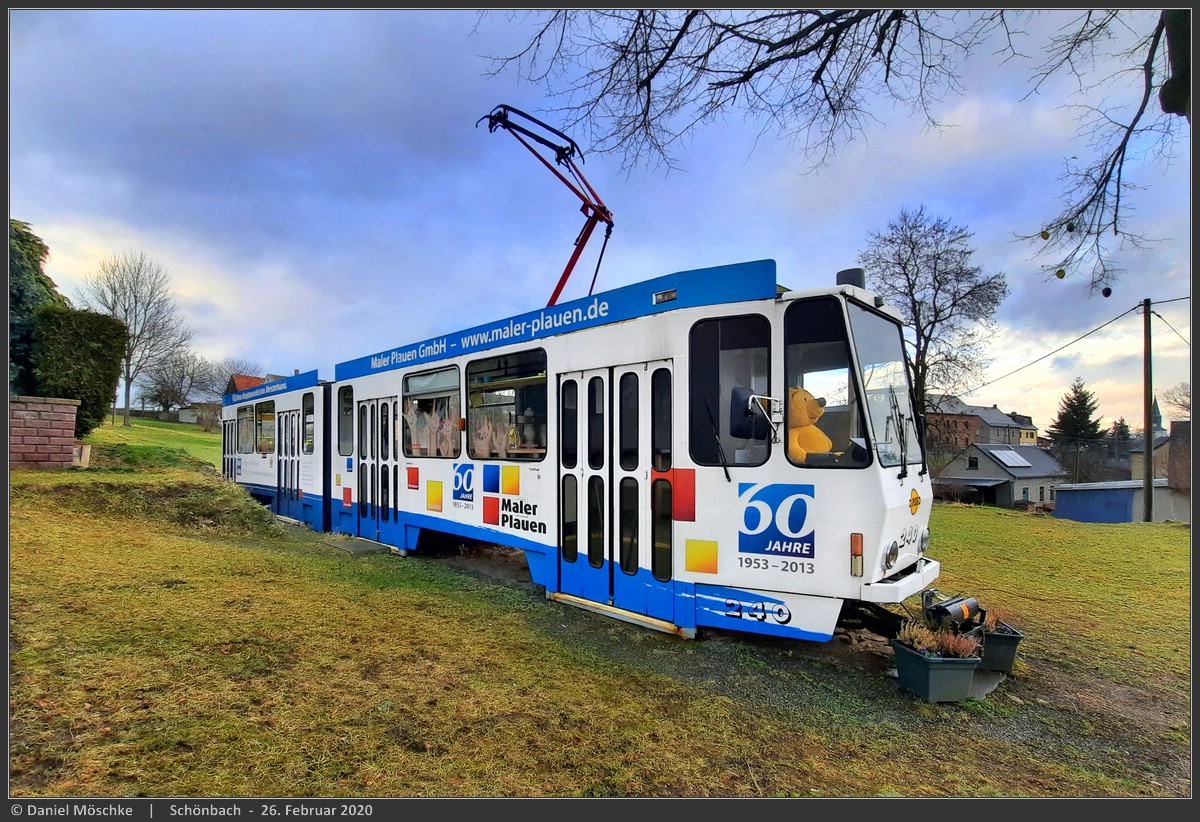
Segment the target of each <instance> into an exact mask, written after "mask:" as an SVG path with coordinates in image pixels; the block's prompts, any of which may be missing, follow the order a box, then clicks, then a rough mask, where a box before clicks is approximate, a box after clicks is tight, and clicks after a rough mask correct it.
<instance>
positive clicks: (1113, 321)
mask: <svg viewBox="0 0 1200 822" xmlns="http://www.w3.org/2000/svg"><path fill="white" fill-rule="evenodd" d="M1140 308H1141V306H1140V305H1135V306H1133V308H1130V309H1128V310H1127V311H1122V312H1121V313H1120V314H1118V315H1117V316H1115V317H1113V318H1112V319H1111V320H1109V321H1108V322H1106V323H1104V324H1103V325H1098V326H1096V327H1095V328H1093V329H1092V330H1091V331H1089V332H1087V333H1086V334H1083V335H1081V336H1079V337H1076V338H1075V339H1073V340H1071V341H1070V342H1069V343H1067V344H1066V345H1064V346H1061V347H1059V348H1056V349H1054V350H1053V351H1051V352H1050V353H1049V354H1043V355H1042V356H1040V357H1038V358H1037V359H1036V360H1034V361H1033V362H1028V363H1026V364H1025V365H1022V366H1021V367H1020V368H1016V369H1014V370H1012V371H1009V372H1008V373H1007V374H1004V375H1003V376H1000V377H996V379H994V380H990V381H988V382H985V383H983V384H982V385H977V386H975V387H974V388H972V389H971V390H970V391H965V392H963V395H964V396H967V395H970V394H974V393H975V392H976V391H979V390H980V389H982V388H987V387H988V386H989V385H994V384H995V383H998V382H1000V380H1003V379H1006V378H1008V377H1011V376H1012V375H1013V374H1016V373H1017V372H1019V371H1024V370H1025V369H1026V368H1029V367H1030V366H1031V365H1037V364H1038V363H1040V362H1041V361H1042V360H1044V359H1046V358H1047V357H1053V356H1054V355H1055V354H1057V353H1058V352H1059V351H1062V350H1063V349H1064V348H1070V347H1071V346H1072V345H1074V344H1075V343H1077V342H1079V341H1080V340H1082V339H1084V338H1086V337H1090V336H1091V335H1092V334H1095V333H1096V332H1097V331H1099V330H1100V329H1101V328H1104V327H1105V326H1109V325H1112V324H1113V323H1115V322H1116V321H1117V320H1119V319H1121V318H1122V317H1124V316H1125V315H1126V314H1131V313H1133V312H1134V311H1137V310H1138V309H1140Z"/></svg>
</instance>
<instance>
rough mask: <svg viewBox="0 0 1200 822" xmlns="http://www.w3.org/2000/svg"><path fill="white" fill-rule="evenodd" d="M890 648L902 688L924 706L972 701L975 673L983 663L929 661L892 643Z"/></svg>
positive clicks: (975, 659) (974, 660) (947, 659)
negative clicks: (920, 700)
mask: <svg viewBox="0 0 1200 822" xmlns="http://www.w3.org/2000/svg"><path fill="white" fill-rule="evenodd" d="M890 644H891V646H892V648H893V649H894V651H895V654H896V677H897V678H898V679H899V680H900V687H901V688H904V689H905V690H906V691H912V692H913V693H914V694H916V695H917V696H919V697H921V699H924V700H925V701H926V702H965V701H966V700H968V699H970V698H971V686H972V683H973V681H974V679H975V670H976V669H977V668H978V667H979V663H980V662H981V661H982V660H981V659H980V658H979V657H970V658H967V659H958V658H950V657H931V656H925V655H924V654H922V653H918V652H917V651H914V650H913V649H912V648H909V647H908V646H907V645H902V644H901V643H899V642H896V641H895V640H891V642H890Z"/></svg>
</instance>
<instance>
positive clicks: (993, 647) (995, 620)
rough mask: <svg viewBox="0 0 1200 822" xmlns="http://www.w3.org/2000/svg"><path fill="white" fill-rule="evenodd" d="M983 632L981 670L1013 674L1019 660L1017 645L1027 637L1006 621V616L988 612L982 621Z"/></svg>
mask: <svg viewBox="0 0 1200 822" xmlns="http://www.w3.org/2000/svg"><path fill="white" fill-rule="evenodd" d="M980 625H981V626H982V628H983V630H982V631H980V632H979V633H978V636H979V640H980V644H981V645H982V647H983V652H982V653H981V654H980V657H981V661H980V663H979V669H980V670H982V671H996V672H998V673H1002V674H1011V673H1012V669H1013V663H1014V662H1016V659H1017V645H1018V643H1020V641H1021V640H1022V639H1024V638H1025V635H1024V634H1023V633H1021V632H1020V631H1018V630H1017V629H1016V628H1014V627H1012V626H1011V625H1009V624H1008V623H1007V622H1006V621H1005V620H1004V614H1003V613H1002V612H998V611H995V610H987V611H984V613H983V618H982V620H981V621H980Z"/></svg>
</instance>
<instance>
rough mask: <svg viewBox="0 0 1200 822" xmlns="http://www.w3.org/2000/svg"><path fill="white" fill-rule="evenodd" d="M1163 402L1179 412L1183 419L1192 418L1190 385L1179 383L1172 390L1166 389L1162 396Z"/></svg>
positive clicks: (1188, 383)
mask: <svg viewBox="0 0 1200 822" xmlns="http://www.w3.org/2000/svg"><path fill="white" fill-rule="evenodd" d="M1162 398H1163V402H1165V403H1166V404H1167V405H1169V406H1170V407H1171V408H1173V409H1174V410H1175V411H1177V412H1179V414H1180V415H1182V416H1183V417H1184V418H1185V419H1191V416H1192V384H1191V383H1190V382H1181V383H1179V385H1176V386H1175V387H1173V388H1168V389H1167V390H1166V391H1164V392H1163V394H1162Z"/></svg>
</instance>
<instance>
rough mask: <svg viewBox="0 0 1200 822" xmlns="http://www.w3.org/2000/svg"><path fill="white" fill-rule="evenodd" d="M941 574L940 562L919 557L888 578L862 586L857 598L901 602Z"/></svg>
mask: <svg viewBox="0 0 1200 822" xmlns="http://www.w3.org/2000/svg"><path fill="white" fill-rule="evenodd" d="M941 572H942V564H941V563H940V562H938V561H937V560H936V559H929V558H928V557H921V558H920V559H918V560H917V561H916V562H914V563H913V564H912V565H909V566H908V567H906V568H904V569H903V570H901V571H899V572H898V573H896V574H893V575H892V576H890V577H885V578H884V579H881V580H879V582H869V583H867V584H866V585H864V586H862V589H861V590H862V593H861V594H860V595H859V597H858V598H859V599H861V600H862V601H863V602H903V601H904V600H906V599H908V598H909V597H910V596H912V595H913V594H916V593H919V592H921V591H922V590H924V589H925V588H926V587H928V586H929V585H932V584H933V583H934V582H935V581H936V580H937V578H938V576H939V575H940V574H941Z"/></svg>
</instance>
